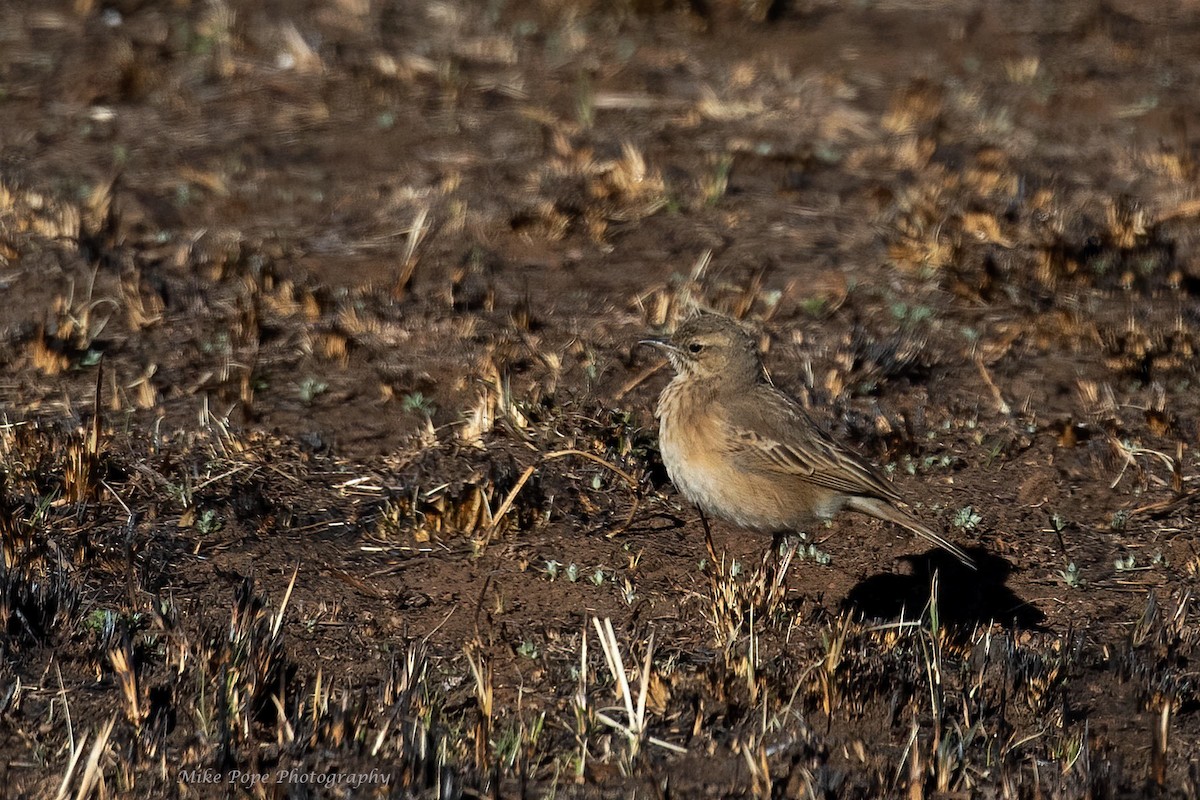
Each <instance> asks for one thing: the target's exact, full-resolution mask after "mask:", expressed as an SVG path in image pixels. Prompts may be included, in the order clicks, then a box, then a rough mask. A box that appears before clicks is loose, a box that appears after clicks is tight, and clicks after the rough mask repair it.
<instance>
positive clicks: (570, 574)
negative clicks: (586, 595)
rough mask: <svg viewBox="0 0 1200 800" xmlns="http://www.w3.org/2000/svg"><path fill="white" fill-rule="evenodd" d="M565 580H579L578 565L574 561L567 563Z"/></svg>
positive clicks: (572, 581)
mask: <svg viewBox="0 0 1200 800" xmlns="http://www.w3.org/2000/svg"><path fill="white" fill-rule="evenodd" d="M567 580H569V581H570V582H571V583H574V582H575V581H577V580H579V565H578V564H575V563H574V562H572V563H570V564H568V565H567Z"/></svg>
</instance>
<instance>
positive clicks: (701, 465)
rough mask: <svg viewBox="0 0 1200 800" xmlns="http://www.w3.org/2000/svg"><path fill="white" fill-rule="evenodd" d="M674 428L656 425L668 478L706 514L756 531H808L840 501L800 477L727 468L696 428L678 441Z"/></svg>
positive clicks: (835, 511)
mask: <svg viewBox="0 0 1200 800" xmlns="http://www.w3.org/2000/svg"><path fill="white" fill-rule="evenodd" d="M677 433H678V432H677V431H668V430H662V429H660V434H659V446H660V448H661V451H662V458H663V464H664V465H665V466H666V468H667V474H668V475H670V476H671V482H672V483H674V484H675V488H677V489H678V490H679V491H680V493H682V494H683V496H684V497H686V498H687V499H688V500H689V501H690V502H692V503H693V504H695V505H697V506H699V507H700V508H701V509H702V510H703V511H704V512H705V513H707V514H711V515H712V516H715V517H719V518H721V519H725V520H729V521H730V522H732V523H734V524H735V525H738V526H740V527H743V528H750V529H752V530H760V531H769V532H775V531H782V530H794V531H801V530H809V529H811V527H812V525H813V524H814V523H815V522H816V521H817V520H820V519H829V518H830V517H832V516H833V515H834V514H836V513H837V512H838V510H839V509H840V507H841V506H842V499H841V498H839V497H837V496H836V495H832V494H830V493H826V492H820V493H819V494H820V497H817V496H812V495H813V494H814V493H813V490H812V487H811V486H807V485H805V484H804V483H803V482H802V481H801V480H800V479H799V478H793V477H791V476H781V477H780V478H778V479H772V478H770V477H765V476H762V475H758V474H751V473H747V472H744V471H739V470H737V469H734V468H731V467H730V466H729V464H728V462H727V457H725V456H724V455H723V454H721V453H719V451H718V450H717V449H716V448H714V447H712V445H711V441H709V440H705V439H704V437H702V436H697V435H696V434H695V433H693V435H691V436H690V437H689V446H688V447H687V448H686V449H685V448H684V447H683V446H682V443H681V441H680V438H679V437H678V436H677V435H672V434H677Z"/></svg>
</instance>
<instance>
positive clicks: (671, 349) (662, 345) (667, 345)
mask: <svg viewBox="0 0 1200 800" xmlns="http://www.w3.org/2000/svg"><path fill="white" fill-rule="evenodd" d="M638 344H648V345H650V346H651V347H655V348H658V349H659V350H662V351H663V352H664V353H665V354H667V355H672V354H677V353H679V348H678V347H676V346H675V345H674V344H672V343H671V340H670V339H667V338H665V337H655V338H653V339H641V340H639V341H638Z"/></svg>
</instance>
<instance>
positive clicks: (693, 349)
mask: <svg viewBox="0 0 1200 800" xmlns="http://www.w3.org/2000/svg"><path fill="white" fill-rule="evenodd" d="M703 349H704V345H702V344H700V343H699V342H692V343H691V344H689V345H688V352H689V353H699V352H700V351H701V350H703Z"/></svg>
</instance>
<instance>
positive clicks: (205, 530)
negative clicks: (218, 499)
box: [196, 508, 225, 536]
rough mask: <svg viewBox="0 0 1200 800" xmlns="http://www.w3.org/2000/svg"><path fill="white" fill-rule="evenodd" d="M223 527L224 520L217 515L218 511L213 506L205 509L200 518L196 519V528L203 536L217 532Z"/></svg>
mask: <svg viewBox="0 0 1200 800" xmlns="http://www.w3.org/2000/svg"><path fill="white" fill-rule="evenodd" d="M223 527H225V522H224V520H222V519H221V518H220V517H219V516H218V515H217V512H216V511H214V510H213V509H211V508H209V509H205V510H204V511H203V512H202V513H201V514H200V516H199V518H197V519H196V530H197V531H199V532H200V534H201V535H203V536H208V535H209V534H212V533H216V532H217V531H219V530H221V528H223Z"/></svg>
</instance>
